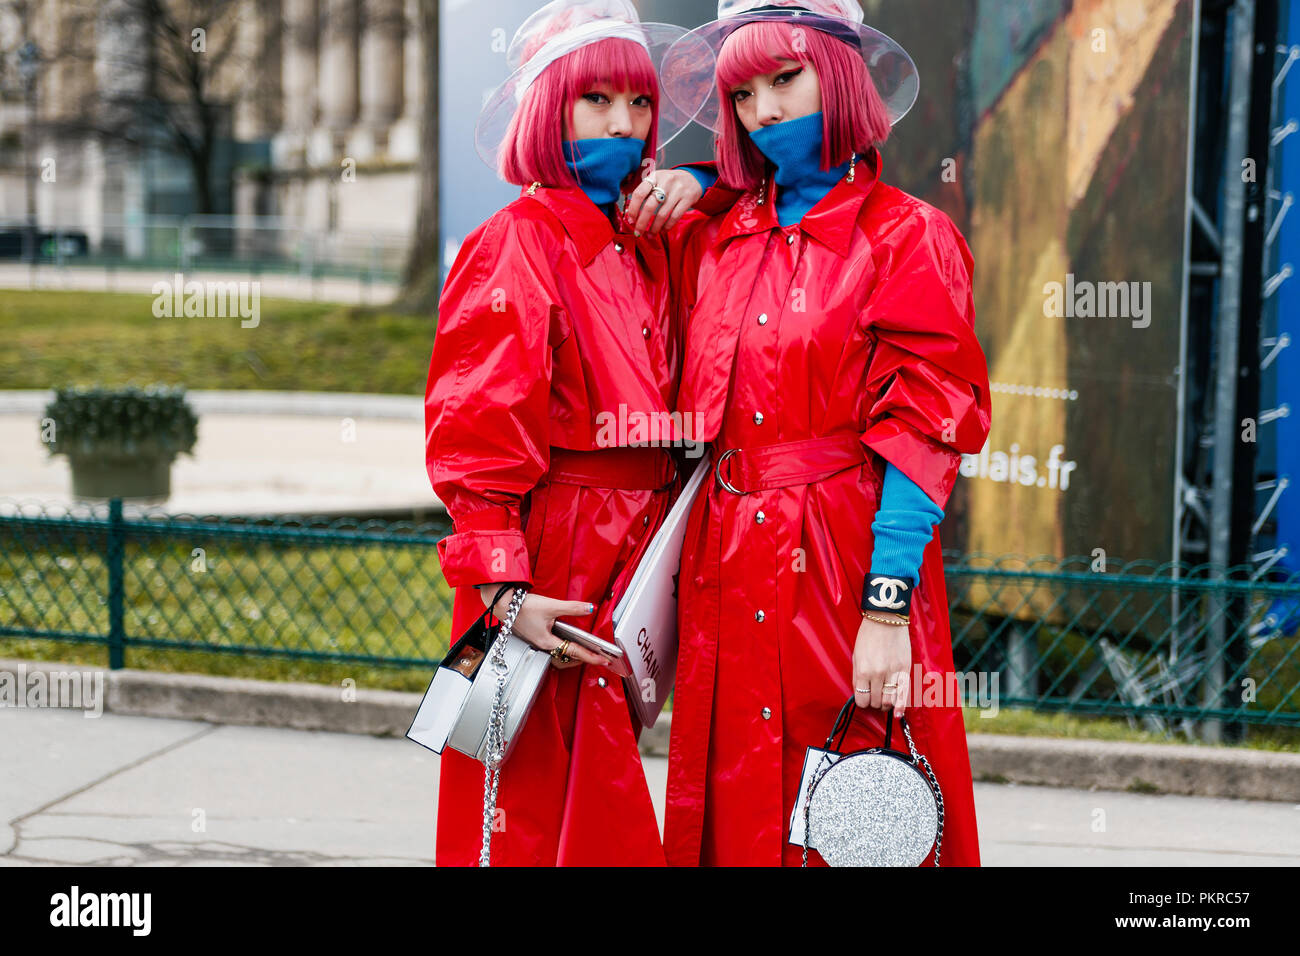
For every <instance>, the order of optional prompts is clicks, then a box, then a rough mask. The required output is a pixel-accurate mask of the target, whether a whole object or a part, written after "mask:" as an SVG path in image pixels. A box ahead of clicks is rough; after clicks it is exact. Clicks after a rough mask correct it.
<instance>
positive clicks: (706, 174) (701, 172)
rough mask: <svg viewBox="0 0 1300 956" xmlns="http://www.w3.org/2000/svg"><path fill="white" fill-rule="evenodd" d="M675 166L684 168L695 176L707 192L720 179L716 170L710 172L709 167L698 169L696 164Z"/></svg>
mask: <svg viewBox="0 0 1300 956" xmlns="http://www.w3.org/2000/svg"><path fill="white" fill-rule="evenodd" d="M675 168H676V169H684V170H686V171H687V172H688V173H690V174H691V175H692V176H694V177H695V178H696V180H697V181H698V182H699V184H700V188H701V189H703V190H704V191H705V192H708V191H709V189H710V188H711V187H712V186H713V184H714V183H716V182H717V181H718V174H717V173H714V172H710V171H709V170H707V169H697V168H696V167H694V166H677V167H675Z"/></svg>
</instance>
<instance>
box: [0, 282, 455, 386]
mask: <svg viewBox="0 0 1300 956" xmlns="http://www.w3.org/2000/svg"><path fill="white" fill-rule="evenodd" d="M434 328H435V322H434V318H433V317H432V316H414V315H398V314H394V313H388V312H383V311H377V310H374V309H370V308H363V307H351V306H340V305H336V304H328V303H319V302H299V301H294V300H287V299H263V300H262V301H261V316H260V321H259V323H258V325H257V326H256V327H254V328H242V327H241V325H240V320H239V319H238V318H170V319H168V318H162V319H160V318H155V316H154V314H153V297H152V296H149V295H134V294H116V293H100V292H93V293H92V292H48V291H39V292H28V291H6V292H5V294H4V295H3V296H0V339H3V341H4V343H5V346H4V348H3V349H0V388H51V387H53V386H55V385H63V384H93V383H96V382H97V383H100V384H104V385H125V384H129V383H132V382H134V383H136V384H146V383H150V382H159V383H162V384H167V385H184V386H185V387H186V388H192V389H275V390H294V391H323V392H333V391H346V392H380V393H389V394H401V395H421V394H423V393H424V386H425V382H426V380H427V377H428V374H429V353H430V351H431V350H432V348H433V334H434Z"/></svg>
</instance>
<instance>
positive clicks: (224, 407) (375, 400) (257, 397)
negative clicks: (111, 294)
mask: <svg viewBox="0 0 1300 956" xmlns="http://www.w3.org/2000/svg"><path fill="white" fill-rule="evenodd" d="M185 398H186V400H187V401H189V403H190V404H191V405H192V406H193V407H194V411H195V413H197V414H199V415H204V414H211V415H311V416H323V417H325V418H384V419H395V420H398V421H415V422H418V421H423V420H424V398H423V397H422V396H419V395H383V394H374V393H368V392H281V391H261V390H258V389H247V390H222V389H204V388H193V389H187V390H186V392H185ZM53 399H54V389H52V388H32V389H7V390H6V389H0V415H40V414H41V412H42V411H44V409H45V406H46V404H48V403H49V402H50V401H52V400H53Z"/></svg>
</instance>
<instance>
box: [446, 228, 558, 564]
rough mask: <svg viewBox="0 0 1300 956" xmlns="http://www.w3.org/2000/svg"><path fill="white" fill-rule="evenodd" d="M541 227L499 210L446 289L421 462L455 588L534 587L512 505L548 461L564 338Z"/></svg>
mask: <svg viewBox="0 0 1300 956" xmlns="http://www.w3.org/2000/svg"><path fill="white" fill-rule="evenodd" d="M543 229H544V227H542V226H540V225H539V224H537V223H535V222H532V221H529V220H526V219H521V218H518V217H516V216H512V215H511V214H510V207H507V208H506V209H505V210H502V212H499V213H497V214H496V215H495V216H493V218H492V219H490V220H488V222H486V223H485V224H484V225H483V226H481V227H480V228H479V229H477V230H475V232H474V233H471V234H470V236H469V237H467V238H466V240H465V242H464V243H463V244H462V246H461V248H460V252H459V254H458V255H457V256H456V261H455V263H454V264H453V265H452V268H451V270H450V272H449V274H448V276H447V280H446V282H445V283H444V284H443V290H442V296H441V298H440V300H439V306H438V332H437V335H436V337H435V339H434V344H433V355H432V358H431V360H430V363H429V379H428V384H427V387H426V391H425V400H424V423H425V464H426V467H427V468H428V472H429V479H430V481H431V482H432V484H433V490H434V492H435V493H436V494H437V495H438V497H439V498H440V499H441V500H442V501H443V503H444V504H445V505H446V506H447V512H448V514H449V515H450V516H451V518H452V522H453V524H454V526H455V532H454V533H453V534H451V535H449V536H448V537H446V538H444V539H443V540H442V541H440V542H439V543H438V557H439V559H440V560H441V562H442V572H443V576H444V577H446V579H447V583H448V584H449V585H451V586H452V587H459V586H462V585H472V584H482V583H485V582H498V581H519V582H524V583H528V584H531V583H532V568H531V562H530V561H529V557H528V550H527V548H526V546H525V544H524V535H523V530H522V524H521V506H522V503H523V499H524V496H525V495H527V494H528V493H529V492H530V491H531V490H532V489H533V488H534V487H535V486H536V485H537V483H538V481H539V480H540V479H541V477H542V476H543V475H544V474H545V473H546V471H547V469H548V467H549V464H550V443H549V440H548V434H549V431H550V427H549V426H550V419H549V412H550V401H549V400H550V392H551V351H552V349H553V348H554V347H555V346H556V345H558V344H559V343H560V342H561V341H563V339H564V338H566V337H567V331H566V329H567V317H566V315H565V312H564V310H563V309H562V308H561V307H560V306H559V305H558V302H559V296H558V294H557V291H556V289H555V283H554V272H553V270H552V269H551V268H550V266H549V261H548V254H547V250H548V242H547V240H546V236H545V234H544V231H543ZM549 247H553V243H551V244H550V246H549Z"/></svg>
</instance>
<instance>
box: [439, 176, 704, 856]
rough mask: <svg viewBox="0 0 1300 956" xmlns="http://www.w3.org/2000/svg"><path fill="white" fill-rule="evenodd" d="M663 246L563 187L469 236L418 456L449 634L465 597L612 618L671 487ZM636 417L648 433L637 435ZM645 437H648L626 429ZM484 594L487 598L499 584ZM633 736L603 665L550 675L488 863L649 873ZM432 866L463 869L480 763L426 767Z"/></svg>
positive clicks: (475, 821) (505, 795) (448, 293)
mask: <svg viewBox="0 0 1300 956" xmlns="http://www.w3.org/2000/svg"><path fill="white" fill-rule="evenodd" d="M667 253H668V245H667V243H666V241H665V240H664V239H661V238H656V237H649V236H644V237H641V238H634V237H633V236H631V235H625V234H619V235H615V233H614V229H613V227H612V226H611V224H610V222H609V220H608V219H607V218H606V217H605V215H604V214H603V213H602V212H601V211H600V210H599V209H598V208H597V207H596V206H595V205H594V204H593V203H592V202H591V201H590V200H589V199H588V198H587V196H586V195H585V194H584V193H583V192H582V191H581V190H580V189H578V188H577V187H572V188H546V187H541V188H538V189H536V190H535V191H534V192H532V193H528V191H527V190H526V191H525V193H524V194H523V195H521V197H520V198H519V199H518V200H516V201H515V202H513V203H511V204H510V205H509V206H507V207H506V208H505V209H503V210H501V211H500V212H498V213H497V214H496V215H494V216H493V217H492V218H491V219H489V220H488V221H487V222H486V223H484V224H483V225H482V226H480V227H479V228H478V229H476V230H475V231H474V232H473V233H471V234H470V235H469V236H468V237H467V238H466V240H465V242H464V244H463V245H462V247H461V249H460V253H459V255H458V256H457V258H456V262H455V264H454V265H453V267H452V269H451V271H450V274H449V275H448V277H447V281H446V283H445V284H444V288H443V293H442V297H441V302H440V307H439V326H438V333H437V337H436V340H435V343H434V347H433V356H432V360H431V364H430V370H429V379H428V389H427V392H426V397H425V426H426V458H427V465H428V471H429V476H430V479H431V481H432V483H433V488H434V491H435V492H436V493H437V494H438V496H439V497H440V498H441V499H442V501H443V502H444V503H445V504H446V506H447V510H448V513H449V514H450V515H451V517H452V519H453V521H454V524H455V533H454V534H452V535H451V536H449V537H448V538H446V539H444V540H443V541H442V542H440V544H439V557H440V559H441V562H442V570H443V574H444V576H445V577H446V579H447V582H448V584H450V585H451V586H452V587H453V588H455V589H456V594H455V603H454V609H453V623H452V631H453V635H452V636H453V639H454V637H455V636H458V635H459V634H461V633H463V632H464V630H465V629H466V628H468V627H469V626H470V625H471V624H472V623H473V621H474V619H475V618H476V617H477V616H478V615H480V614H481V613H482V611H483V604H482V601H481V600H480V597H479V595H478V593H477V592H476V591H475V590H474V588H473V587H472V585H474V584H478V583H481V582H487V581H526V582H529V584H530V585H531V590H533V591H535V592H537V593H539V594H543V595H546V596H548V597H553V598H557V599H561V600H572V601H589V602H591V603H593V604H594V605H596V612H595V614H594V615H592V616H590V617H587V618H572V617H566V618H565V620H567V621H569V622H571V623H573V624H575V625H577V626H578V627H581V628H584V629H587V630H590V631H593V632H594V633H596V634H599V635H601V636H604V637H606V638H607V639H608V638H610V637H611V635H612V626H611V622H610V616H611V612H612V610H613V606H614V604H615V603H616V601H617V598H618V597H620V596H621V594H622V589H623V587H625V585H626V581H627V580H628V578H629V577H630V572H631V570H632V569H634V568H635V564H636V561H637V559H638V558H639V554H640V552H641V550H642V548H643V547H644V546H645V545H646V544H648V543H649V540H650V538H651V537H652V535H653V533H654V531H655V530H657V528H658V526H659V524H660V523H661V521H662V519H663V517H664V516H665V515H666V514H667V511H668V508H669V507H670V505H671V503H672V500H673V499H674V497H675V495H676V493H677V491H678V490H679V489H680V479H679V478H678V477H677V476H676V474H675V470H674V468H673V466H672V459H671V457H670V455H669V453H668V452H667V451H666V450H665V449H664V448H662V447H636V448H616V447H611V445H612V444H613V445H617V444H619V443H623V442H628V443H629V444H635V443H636V442H637V441H641V442H642V443H645V442H646V441H647V440H648V439H652V438H654V437H655V435H656V434H660V435H661V437H662V438H663V439H665V440H667V439H671V438H679V437H680V432H679V431H677V430H676V429H671V433H660V432H657V431H654V429H660V428H664V427H666V426H667V425H670V424H671V422H670V412H671V410H672V408H673V402H674V398H675V392H676V383H677V379H678V375H679V373H680V369H681V360H680V337H679V336H678V335H677V334H676V333H675V331H674V326H673V315H674V312H673V310H672V309H671V308H670V296H671V295H672V290H671V284H670V281H669V272H670V269H669V261H668V254H667ZM648 416H659V417H658V418H656V419H655V421H657V422H658V423H659V424H658V425H646V424H644V423H647V422H648V421H649V420H650V419H649V418H648ZM638 422H641V423H643V425H638V424H637V423H638ZM494 591H495V589H494ZM639 732H640V727H639V725H637V724H636V723H635V719H634V718H633V717H632V715H631V713H630V711H629V708H628V706H627V703H626V702H625V700H624V693H623V684H622V681H621V680H620V679H618V678H617V677H615V676H614V675H613V674H612V673H611V672H610V671H608V670H607V669H605V668H599V667H591V666H580V667H574V668H568V669H564V670H560V669H556V668H550V669H549V670H548V674H547V678H546V681H545V683H544V685H543V688H542V691H541V695H540V697H539V698H538V701H537V703H536V704H535V706H534V708H533V711H532V713H531V714H530V715H529V718H528V720H527V722H526V723H525V725H524V727H523V729H522V730H521V731H520V738H519V740H518V741H517V743H516V745H515V747H514V749H513V750H512V752H511V755H510V757H509V759H508V760H507V761H506V762H505V764H504V765H503V767H502V773H501V783H500V789H499V797H498V804H497V805H498V809H499V824H500V826H499V827H498V828H497V832H495V833H494V835H493V839H492V862H493V864H494V865H539V866H554V865H602V864H604V865H609V864H630V865H660V866H662V865H663V864H664V854H663V846H662V842H661V840H660V837H659V828H658V825H657V823H656V820H655V814H654V808H653V805H652V803H651V800H650V793H649V789H648V787H647V784H646V779H645V773H644V770H643V768H642V764H641V758H640V754H639V752H638V750H637V737H638V735H639ZM440 776H441V779H440V783H439V802H438V833H437V844H436V862H437V864H438V865H439V866H447V865H473V864H475V863H477V861H478V854H479V847H480V844H481V841H482V821H483V765H482V764H481V763H479V762H478V761H476V760H474V759H472V758H470V757H466V756H464V755H462V754H460V753H457V752H455V751H453V750H451V749H450V748H449V749H447V750H445V751H444V752H443V755H442V758H441V773H440Z"/></svg>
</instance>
